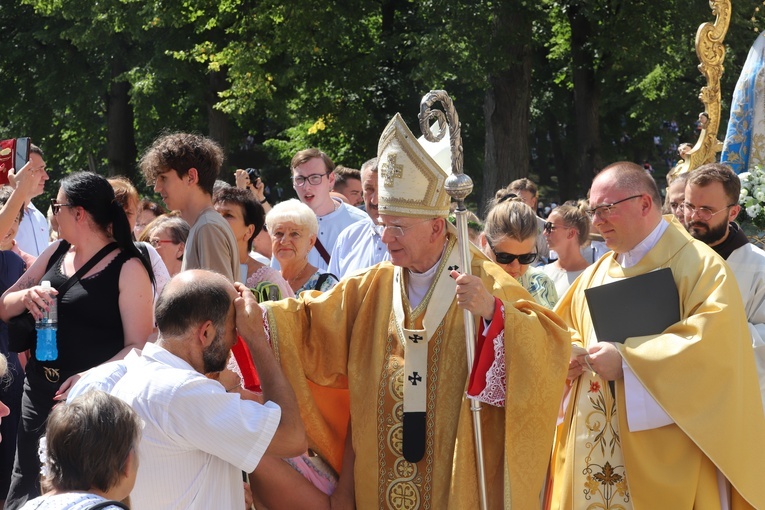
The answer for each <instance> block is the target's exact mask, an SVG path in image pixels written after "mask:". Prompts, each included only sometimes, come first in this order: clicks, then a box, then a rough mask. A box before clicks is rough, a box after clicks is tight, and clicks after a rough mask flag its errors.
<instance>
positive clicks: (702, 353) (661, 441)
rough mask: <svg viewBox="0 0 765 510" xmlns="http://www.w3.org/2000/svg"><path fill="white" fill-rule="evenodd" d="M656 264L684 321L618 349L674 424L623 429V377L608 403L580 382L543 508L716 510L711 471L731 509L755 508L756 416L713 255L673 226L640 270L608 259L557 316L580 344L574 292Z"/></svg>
mask: <svg viewBox="0 0 765 510" xmlns="http://www.w3.org/2000/svg"><path fill="white" fill-rule="evenodd" d="M663 267H670V268H671V269H672V273H673V276H674V279H675V282H676V284H677V288H678V292H679V294H680V315H681V317H682V320H681V321H680V322H678V323H677V324H675V325H674V326H672V327H670V328H669V329H667V330H666V331H665V332H664V333H663V334H660V335H652V336H645V337H637V338H629V339H627V341H626V342H625V343H624V345H621V346H619V349H620V352H621V354H622V356H623V357H624V360H625V362H626V363H627V364H628V366H629V367H630V369H631V370H632V371H633V372H634V373H635V375H636V376H637V378H638V379H639V380H640V382H641V384H642V385H643V386H644V387H645V388H646V389H647V390H648V392H649V393H650V394H651V396H653V398H654V399H656V401H657V402H658V403H659V404H660V405H661V407H662V409H664V411H666V412H667V413H668V414H669V416H670V417H671V418H672V420H673V421H674V423H673V424H670V425H666V426H664V427H660V428H655V429H651V430H645V431H640V432H634V433H630V432H629V428H628V425H627V420H626V410H625V406H624V388H623V381H622V380H618V381H616V394H617V397H616V405H614V403H613V400H612V399H611V397H610V390H609V388H608V385H607V383H606V382H605V381H603V380H602V379H600V378H599V377H598V376H596V375H594V374H586V375H583V376H582V377H580V378H579V379H578V380H577V381H575V382H574V384H573V386H572V388H571V394H570V395H571V396H570V399H571V400H570V403H569V405H568V409H567V411H566V415H565V418H564V422H563V423H562V424H561V426H560V427H559V430H558V435H557V440H556V447H555V452H556V453H555V455H554V459H553V471H552V472H553V483H552V497H551V508H553V509H570V510H574V509H575V510H584V509H587V510H589V509H599V510H606V509H620V510H621V509H629V508H632V507H633V506H634V508H636V509H644V508H651V509H653V508H689V509H690V508H695V509H715V510H717V509H719V508H720V506H719V505H720V503H719V502H720V497H719V494H718V487H717V470H718V469H719V471H721V472H722V473H723V474H724V476H725V477H726V478H727V479H728V480H729V481H730V482H731V484H732V486H733V488H732V490H731V491H732V500H733V502H732V504H731V508H733V509H742V508H765V491H763V489H762V473H763V472H765V456H763V455H762V452H763V451H765V416H764V415H763V409H762V405H761V403H760V398H759V387H758V383H757V374H756V370H755V364H754V357H753V353H752V347H751V340H750V336H749V331H748V327H747V323H746V317H745V316H744V311H743V310H744V308H743V303H742V301H741V296H740V293H739V291H738V287H737V284H736V282H735V280H734V278H733V274H732V273H731V272H730V270H729V269H728V268H727V266H726V265H725V263H724V261H723V260H722V259H721V258H720V257H718V256H717V255H716V254H715V253H714V252H713V251H712V250H711V249H710V248H708V247H707V246H706V245H704V244H703V243H700V242H698V241H695V240H693V239H692V238H691V237H690V235H688V233H687V232H685V230H684V229H683V228H682V227H681V226H680V225H679V224H678V223H677V222H676V221H674V220H673V222H672V225H670V227H669V228H668V229H667V231H666V232H665V233H664V234H663V236H662V237H661V239H660V240H659V243H658V244H657V245H656V246H655V247H654V248H653V249H652V250H651V251H650V252H649V253H648V254H647V255H646V256H645V257H644V259H643V260H641V261H640V263H639V264H638V265H636V266H634V267H632V268H629V269H624V268H622V267H621V266H620V265H619V264H618V263H617V262H616V259H615V257H614V255H613V254H611V255H607V256H605V257H603V258H602V259H601V260H599V261H598V262H596V263H595V264H594V265H593V266H590V267H589V268H588V269H586V270H585V272H584V273H583V274H582V275H581V276H580V278H579V279H578V280H577V282H576V283H575V288H574V289H573V290H570V291H569V292H568V293H567V294H566V296H565V297H564V298H563V300H562V301H561V302H560V303H559V304H558V307H557V308H556V311H557V312H558V314H559V315H560V316H561V318H562V319H563V320H564V321H566V322H567V323H568V324H569V325H570V326H572V327H573V329H574V330H576V332H577V333H578V335H576V336H575V340H576V341H578V342H583V343H587V342H589V341H590V339H591V338H592V336H593V331H592V323H591V321H590V314H589V311H588V308H587V303H586V301H585V297H584V292H583V290H584V289H585V288H589V287H591V286H596V285H599V284H600V283H602V282H604V281H607V279H618V278H626V277H630V276H636V275H639V274H643V273H646V272H648V271H650V270H653V269H657V268H663ZM745 500H746V501H748V503H747V502H746V501H745Z"/></svg>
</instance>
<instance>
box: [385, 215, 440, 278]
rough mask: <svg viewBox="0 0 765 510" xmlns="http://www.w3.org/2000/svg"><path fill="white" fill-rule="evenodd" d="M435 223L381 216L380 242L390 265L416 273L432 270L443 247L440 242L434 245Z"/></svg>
mask: <svg viewBox="0 0 765 510" xmlns="http://www.w3.org/2000/svg"><path fill="white" fill-rule="evenodd" d="M436 221H439V220H438V219H425V220H423V219H421V218H408V217H405V216H391V215H387V214H381V215H380V222H379V223H380V227H381V229H380V230H382V241H383V242H384V243H385V244H386V245H387V246H388V253H390V260H391V262H392V263H393V264H394V265H396V266H400V267H404V268H406V269H411V270H412V271H414V272H417V273H422V272H425V271H427V270H428V269H430V268H431V267H433V265H434V264H435V262H436V261H438V259H439V257H440V256H441V252H442V251H443V248H444V246H443V243H441V244H439V243H437V242H434V241H435V237H436V236H435V234H434V222H436ZM441 221H443V220H441Z"/></svg>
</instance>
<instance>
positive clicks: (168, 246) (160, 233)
mask: <svg viewBox="0 0 765 510" xmlns="http://www.w3.org/2000/svg"><path fill="white" fill-rule="evenodd" d="M189 230H191V227H190V226H189V224H188V223H187V222H186V220H184V219H183V218H181V217H180V216H176V215H175V213H170V214H163V215H162V216H159V217H157V218H156V219H154V220H152V221H150V222H149V224H148V225H146V228H145V229H144V231H143V232H142V233H141V237H140V238H139V241H142V242H145V243H149V244H150V245H152V246H153V247H154V249H155V250H157V253H159V256H160V257H161V258H162V262H164V263H165V267H166V268H167V272H168V273H170V277H171V278H172V277H173V276H175V275H177V274H178V273H180V272H181V266H183V252H184V250H185V249H186V239H188V237H189Z"/></svg>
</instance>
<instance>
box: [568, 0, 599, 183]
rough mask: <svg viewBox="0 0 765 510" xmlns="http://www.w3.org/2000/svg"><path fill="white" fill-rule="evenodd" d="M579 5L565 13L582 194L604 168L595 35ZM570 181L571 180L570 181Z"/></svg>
mask: <svg viewBox="0 0 765 510" xmlns="http://www.w3.org/2000/svg"><path fill="white" fill-rule="evenodd" d="M581 11H582V9H581V7H580V5H579V4H573V5H571V6H570V8H569V9H568V10H567V11H566V12H567V14H568V18H569V23H571V58H572V61H573V71H574V72H573V79H574V114H575V119H574V126H575V127H576V140H577V145H576V150H575V154H576V157H575V161H576V167H575V168H576V173H577V175H578V177H579V183H580V184H581V187H582V189H583V190H588V189H589V188H590V184H591V183H592V178H593V177H594V176H595V174H596V173H597V172H598V171H600V169H601V168H602V167H603V162H602V159H601V154H600V118H599V116H598V115H599V109H600V88H599V87H598V81H597V75H596V70H595V61H594V55H593V54H592V52H591V51H590V48H592V47H593V41H592V40H591V39H592V37H593V35H594V31H593V27H592V24H591V23H590V20H588V19H587V17H586V15H585V14H584V13H583V12H581ZM572 180H573V179H572Z"/></svg>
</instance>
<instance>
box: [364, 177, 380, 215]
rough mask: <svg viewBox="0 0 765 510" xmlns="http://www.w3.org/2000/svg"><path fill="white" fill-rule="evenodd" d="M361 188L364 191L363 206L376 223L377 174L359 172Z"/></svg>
mask: <svg viewBox="0 0 765 510" xmlns="http://www.w3.org/2000/svg"><path fill="white" fill-rule="evenodd" d="M361 187H362V189H363V191H364V206H365V208H366V210H367V214H368V215H369V217H370V218H372V221H374V222H375V223H377V220H378V217H377V172H373V171H372V170H368V169H365V170H362V171H361Z"/></svg>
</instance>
